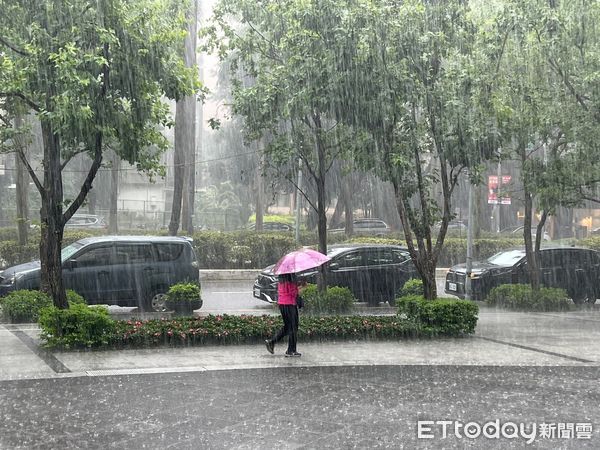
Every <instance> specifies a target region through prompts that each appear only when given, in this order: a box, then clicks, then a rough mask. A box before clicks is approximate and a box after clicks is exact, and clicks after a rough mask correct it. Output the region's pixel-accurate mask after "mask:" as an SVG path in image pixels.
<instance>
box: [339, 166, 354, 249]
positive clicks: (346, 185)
mask: <svg viewBox="0 0 600 450" xmlns="http://www.w3.org/2000/svg"><path fill="white" fill-rule="evenodd" d="M352 178H353V177H352V174H349V175H346V176H345V177H344V179H343V180H342V193H343V198H344V219H345V223H344V230H345V232H346V236H347V237H349V238H350V237H352V235H353V234H354V206H353V204H352Z"/></svg>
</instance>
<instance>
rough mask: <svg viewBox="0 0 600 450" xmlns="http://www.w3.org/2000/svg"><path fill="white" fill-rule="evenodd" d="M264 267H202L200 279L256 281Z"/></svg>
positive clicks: (441, 272) (442, 271)
mask: <svg viewBox="0 0 600 450" xmlns="http://www.w3.org/2000/svg"><path fill="white" fill-rule="evenodd" d="M261 270H262V269H237V270H228V269H215V270H212V269H200V281H201V282H202V281H254V280H255V279H256V277H257V276H258V274H259V273H260V271H261ZM447 272H448V268H438V269H435V276H436V278H442V277H445V276H446V273H447Z"/></svg>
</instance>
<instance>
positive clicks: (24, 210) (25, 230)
mask: <svg viewBox="0 0 600 450" xmlns="http://www.w3.org/2000/svg"><path fill="white" fill-rule="evenodd" d="M22 126H23V118H22V117H21V116H20V115H17V116H16V117H15V128H16V129H17V130H18V129H19V128H21V127H22ZM17 145H18V146H19V147H20V151H21V152H22V154H23V156H24V157H27V146H26V145H25V143H24V142H23V140H22V139H20V140H19V142H18V143H17ZM15 168H16V180H15V184H16V196H17V232H18V236H19V245H25V244H27V240H28V237H29V202H28V200H29V175H28V174H27V169H26V168H25V164H24V163H23V161H22V159H21V157H20V155H19V152H17V153H15Z"/></svg>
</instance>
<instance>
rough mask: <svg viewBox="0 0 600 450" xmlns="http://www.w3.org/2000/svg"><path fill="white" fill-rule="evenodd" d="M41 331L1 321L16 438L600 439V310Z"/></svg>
mask: <svg viewBox="0 0 600 450" xmlns="http://www.w3.org/2000/svg"><path fill="white" fill-rule="evenodd" d="M37 334H38V329H37V327H36V326H35V325H8V324H2V325H0V340H1V342H2V346H1V347H0V380H2V381H0V404H1V405H2V408H1V410H0V411H1V412H0V448H3V449H4V448H11V449H12V448H157V449H158V448H307V449H308V448H376V447H381V448H403V447H406V448H414V447H422V448H440V447H446V448H456V447H459V448H465V447H472V448H507V447H511V448H520V447H529V448H582V447H583V448H585V447H587V448H599V447H600V436H599V432H600V417H599V416H600V407H599V405H600V383H598V379H600V346H598V345H596V342H599V341H600V311H598V309H592V310H588V311H575V312H569V313H535V314H534V313H513V312H505V311H496V310H493V309H489V308H485V307H482V309H481V313H480V319H479V324H478V327H477V332H476V335H475V336H473V337H468V338H463V339H428V340H402V341H392V342H390V341H350V342H348V341H344V342H312V343H300V345H299V350H300V351H302V352H303V356H302V357H301V358H284V357H283V352H284V350H285V347H284V346H279V347H277V348H276V354H275V355H270V354H269V353H267V351H266V349H265V348H264V346H262V345H239V346H206V347H193V348H157V349H146V350H121V351H88V352H52V353H51V352H46V351H44V350H43V349H40V348H39V346H38V341H37ZM419 420H421V421H433V422H435V421H443V420H449V421H462V423H467V422H477V423H479V424H481V425H483V424H484V423H486V422H488V421H496V420H498V421H499V423H500V424H503V423H506V422H507V421H512V422H514V423H519V424H520V423H523V424H525V425H526V426H533V425H532V424H533V423H535V427H538V428H539V432H541V430H542V428H541V427H544V430H548V429H550V430H552V429H553V430H554V434H555V439H549V438H548V437H541V435H538V436H537V437H536V439H535V440H534V441H532V442H533V443H532V444H531V445H528V444H527V443H526V441H527V439H525V438H523V437H520V436H519V437H514V436H513V437H512V438H509V437H504V436H500V438H497V439H495V438H491V439H489V438H485V437H484V436H479V437H478V438H468V437H466V436H464V435H461V434H460V433H459V435H460V436H461V437H458V436H456V435H455V434H454V433H450V432H448V435H447V437H446V438H445V439H444V438H443V437H442V431H443V430H442V429H441V428H440V425H435V426H434V427H433V428H432V429H431V430H432V431H431V432H430V433H428V432H425V433H424V435H431V436H433V437H432V438H430V439H419V438H418V434H417V433H418V421H419ZM423 423H424V424H427V423H428V422H423ZM542 424H546V425H542ZM551 424H554V425H553V426H554V428H548V427H550V425H551ZM559 425H560V426H562V428H561V430H562V431H560V433H559ZM424 426H429V425H424ZM588 427H591V429H592V433H591V435H590V436H591V439H586V437H587V436H588V434H587V430H588ZM424 430H425V431H427V428H424ZM565 430H566V431H565ZM575 430H579V432H578V433H576V432H575ZM582 430H583V431H582ZM422 431H423V430H422ZM569 432H570V434H569ZM561 433H562V434H561ZM559 436H560V437H559Z"/></svg>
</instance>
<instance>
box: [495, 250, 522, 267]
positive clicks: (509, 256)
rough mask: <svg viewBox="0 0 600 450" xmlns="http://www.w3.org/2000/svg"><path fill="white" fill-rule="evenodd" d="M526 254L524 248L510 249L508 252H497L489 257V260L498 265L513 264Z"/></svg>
mask: <svg viewBox="0 0 600 450" xmlns="http://www.w3.org/2000/svg"><path fill="white" fill-rule="evenodd" d="M523 256H525V252H524V251H523V250H510V251H508V252H500V253H496V254H495V255H494V256H492V257H491V258H488V260H487V262H489V263H490V264H495V265H497V266H512V265H514V264H515V263H516V262H518V261H519V260H520V259H521V258H523Z"/></svg>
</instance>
